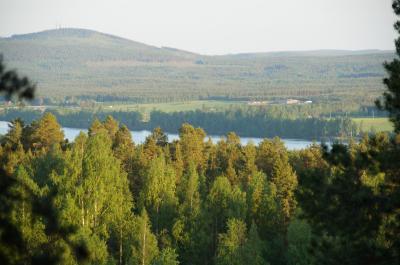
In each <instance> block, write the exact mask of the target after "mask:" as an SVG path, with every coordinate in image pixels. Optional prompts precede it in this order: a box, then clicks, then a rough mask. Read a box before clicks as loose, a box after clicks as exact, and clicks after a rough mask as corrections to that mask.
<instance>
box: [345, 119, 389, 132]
mask: <svg viewBox="0 0 400 265" xmlns="http://www.w3.org/2000/svg"><path fill="white" fill-rule="evenodd" d="M353 121H354V122H355V123H356V124H357V125H358V126H360V127H361V130H362V131H364V132H368V131H375V132H387V131H393V125H392V123H391V122H390V121H389V119H388V118H353Z"/></svg>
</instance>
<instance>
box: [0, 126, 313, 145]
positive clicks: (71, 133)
mask: <svg viewBox="0 0 400 265" xmlns="http://www.w3.org/2000/svg"><path fill="white" fill-rule="evenodd" d="M63 130H64V135H65V137H66V138H67V139H68V140H69V141H73V140H74V139H75V137H76V136H77V135H78V134H79V132H81V131H82V132H85V133H87V130H85V129H77V128H65V127H64V128H63ZM7 131H8V122H6V121H0V134H2V135H4V134H6V133H7ZM131 133H132V138H133V141H134V142H135V143H139V144H141V143H143V142H144V141H145V140H146V137H147V136H149V135H150V134H151V132H150V131H131ZM167 135H168V140H169V141H173V140H177V139H179V135H178V134H174V133H167ZM208 137H210V138H211V140H212V141H213V142H214V143H216V142H218V141H219V140H221V138H223V137H224V136H218V135H209V136H208ZM262 140H263V139H262V138H256V137H240V141H241V143H242V144H243V145H246V144H247V143H249V142H250V141H252V142H253V143H254V144H255V145H258V144H259V143H260V142H261V141H262ZM281 140H282V141H283V142H284V143H285V146H286V148H287V149H289V150H299V149H304V148H306V147H308V146H309V145H310V144H312V142H311V141H308V140H299V139H281Z"/></svg>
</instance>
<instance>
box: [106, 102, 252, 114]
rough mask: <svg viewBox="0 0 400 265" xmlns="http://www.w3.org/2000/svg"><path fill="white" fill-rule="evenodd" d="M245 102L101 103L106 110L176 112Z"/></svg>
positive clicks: (218, 107) (224, 106)
mask: <svg viewBox="0 0 400 265" xmlns="http://www.w3.org/2000/svg"><path fill="white" fill-rule="evenodd" d="M244 104H246V103H245V102H243V101H222V100H192V101H184V102H171V103H149V104H123V103H109V104H102V107H103V108H104V109H106V110H108V109H109V110H122V111H126V110H129V111H141V112H151V111H153V110H158V111H162V112H178V111H191V110H208V111H209V110H221V109H226V108H230V107H233V106H240V105H244Z"/></svg>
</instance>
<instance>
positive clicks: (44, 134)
mask: <svg viewBox="0 0 400 265" xmlns="http://www.w3.org/2000/svg"><path fill="white" fill-rule="evenodd" d="M31 131H32V134H31V135H30V147H31V148H32V149H33V150H35V151H40V150H42V149H44V150H47V149H49V148H50V147H51V146H52V145H54V144H60V143H61V142H63V141H64V132H63V131H62V129H61V126H60V124H59V123H58V122H57V119H56V117H55V116H54V115H53V114H51V113H50V112H46V113H45V114H44V115H43V117H42V118H41V119H40V120H39V121H38V122H36V123H33V126H31Z"/></svg>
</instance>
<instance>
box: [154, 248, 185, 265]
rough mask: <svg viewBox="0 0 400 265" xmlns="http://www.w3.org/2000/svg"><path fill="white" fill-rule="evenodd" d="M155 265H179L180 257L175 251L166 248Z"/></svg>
mask: <svg viewBox="0 0 400 265" xmlns="http://www.w3.org/2000/svg"><path fill="white" fill-rule="evenodd" d="M153 264H154V265H179V264H180V263H179V261H178V255H177V254H176V253H175V249H172V248H165V249H163V250H162V251H161V252H160V254H159V256H158V257H157V258H156V260H155V261H154V263H153Z"/></svg>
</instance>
